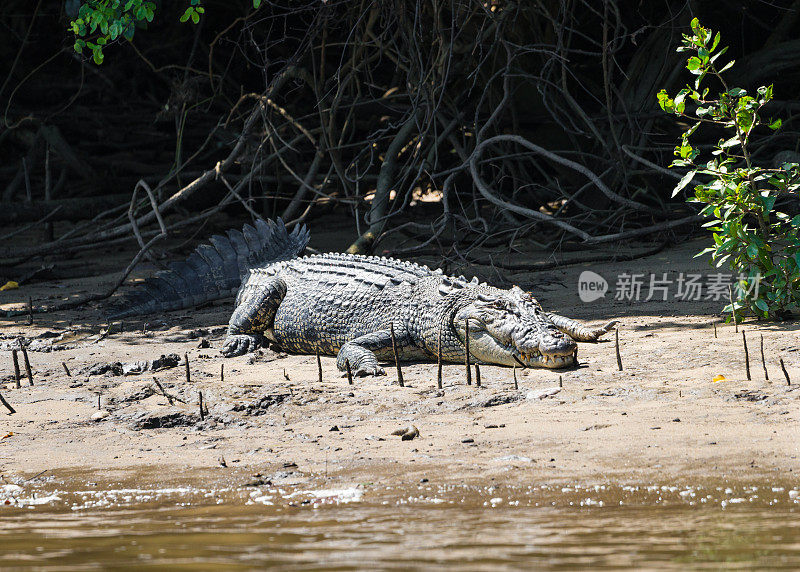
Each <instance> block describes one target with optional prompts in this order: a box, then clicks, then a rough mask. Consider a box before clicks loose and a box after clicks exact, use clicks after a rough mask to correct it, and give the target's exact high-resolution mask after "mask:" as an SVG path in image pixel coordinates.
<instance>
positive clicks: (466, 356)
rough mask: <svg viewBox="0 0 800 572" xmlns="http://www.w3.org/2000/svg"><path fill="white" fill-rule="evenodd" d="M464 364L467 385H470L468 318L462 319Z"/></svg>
mask: <svg viewBox="0 0 800 572" xmlns="http://www.w3.org/2000/svg"><path fill="white" fill-rule="evenodd" d="M464 365H465V366H466V368H467V385H472V371H470V369H469V318H465V319H464Z"/></svg>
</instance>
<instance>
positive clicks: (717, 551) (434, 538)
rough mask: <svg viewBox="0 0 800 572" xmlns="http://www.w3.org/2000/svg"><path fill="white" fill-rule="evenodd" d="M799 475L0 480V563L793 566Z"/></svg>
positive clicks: (797, 548)
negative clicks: (628, 479)
mask: <svg viewBox="0 0 800 572" xmlns="http://www.w3.org/2000/svg"><path fill="white" fill-rule="evenodd" d="M73 485H75V483H73ZM323 485H324V483H323ZM798 485H800V482H798V481H793V482H783V483H775V482H771V483H766V484H765V483H759V484H738V485H731V484H729V483H724V482H717V483H712V484H707V483H706V484H699V485H686V484H682V485H664V484H657V483H656V484H642V485H617V484H615V485H581V486H575V485H573V486H563V485H554V484H551V485H547V484H544V485H530V486H497V485H492V486H470V485H453V484H447V485H436V484H433V483H420V484H418V485H416V486H412V487H401V488H396V487H388V486H379V485H375V484H370V483H367V484H357V485H352V486H335V487H330V488H325V487H324V486H322V485H321V486H309V485H308V483H305V484H302V485H295V486H272V485H271V484H258V483H256V484H255V486H249V487H247V486H245V487H243V486H238V485H237V486H217V487H213V488H203V487H199V486H180V487H176V488H164V487H161V488H159V487H138V488H133V487H130V486H119V487H114V486H113V485H108V484H104V485H102V486H99V485H97V484H94V483H90V484H89V485H88V486H87V485H84V486H82V487H81V486H65V484H64V483H63V482H55V481H51V482H46V481H45V482H43V483H40V484H38V485H36V486H32V485H28V484H26V483H23V484H22V485H15V484H5V485H3V484H0V569H2V570H13V569H15V568H33V569H38V570H85V569H90V568H96V569H136V570H141V569H164V570H167V569H169V570H207V569H212V568H216V569H224V570H239V569H241V570H248V569H264V568H269V567H274V568H280V569H282V570H316V569H325V570H349V569H368V570H382V569H426V570H431V569H433V570H436V569H451V568H458V569H466V570H504V569H526V568H532V567H535V568H538V569H554V570H555V569H567V568H569V569H575V568H579V569H587V568H605V569H617V568H623V567H636V568H659V569H675V570H684V569H687V568H709V569H720V568H726V569H727V568H730V569H745V568H747V569H750V568H754V567H757V568H769V569H778V568H785V569H797V568H800V486H798Z"/></svg>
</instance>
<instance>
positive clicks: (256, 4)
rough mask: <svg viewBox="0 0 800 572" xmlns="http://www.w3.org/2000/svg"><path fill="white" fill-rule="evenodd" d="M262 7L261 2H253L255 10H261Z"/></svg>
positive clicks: (259, 0) (256, 0) (258, 0)
mask: <svg viewBox="0 0 800 572" xmlns="http://www.w3.org/2000/svg"><path fill="white" fill-rule="evenodd" d="M260 6H261V0H253V8H255V9H256V10H258V8H259V7H260Z"/></svg>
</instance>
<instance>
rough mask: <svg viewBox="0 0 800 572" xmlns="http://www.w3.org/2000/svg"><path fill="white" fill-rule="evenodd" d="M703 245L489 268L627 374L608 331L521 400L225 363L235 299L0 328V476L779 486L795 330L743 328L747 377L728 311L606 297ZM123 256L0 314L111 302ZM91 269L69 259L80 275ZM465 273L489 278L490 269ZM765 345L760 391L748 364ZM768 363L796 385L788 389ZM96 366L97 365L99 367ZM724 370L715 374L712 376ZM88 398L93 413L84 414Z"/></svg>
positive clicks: (424, 374) (39, 287)
mask: <svg viewBox="0 0 800 572" xmlns="http://www.w3.org/2000/svg"><path fill="white" fill-rule="evenodd" d="M313 236H314V237H315V238H314V239H312V246H317V247H318V248H322V245H325V244H328V245H329V244H330V243H331V242H332V241H331V236H332V235H331V234H330V233H328V234H326V233H325V232H318V233H316V234H314V235H313ZM340 242H341V241H340ZM701 246H702V244H701V243H700V242H694V243H688V244H685V245H682V246H680V247H677V248H673V249H670V250H666V251H663V252H661V253H659V254H656V255H653V256H650V257H647V258H643V259H640V260H636V261H632V262H616V263H613V262H605V263H594V264H582V265H575V266H567V267H564V268H561V269H553V270H546V271H543V272H519V273H514V272H513V271H511V270H506V271H502V277H503V278H504V279H505V280H507V281H508V282H509V283H516V284H519V285H521V286H522V287H523V288H525V289H528V290H531V291H533V292H534V294H535V295H536V296H537V298H538V299H539V300H540V302H542V304H543V306H544V307H545V309H547V310H552V311H557V312H559V313H562V314H565V315H568V316H571V317H574V318H579V319H582V320H585V321H586V322H587V323H590V324H592V325H600V324H603V323H605V322H606V321H608V320H609V319H612V318H617V319H619V320H620V322H621V323H620V340H621V358H622V362H623V366H624V370H623V371H621V372H620V371H618V368H617V360H616V356H615V351H614V342H613V332H612V333H611V334H610V335H608V336H606V337H607V338H608V339H609V340H610V341H604V342H601V343H598V344H581V345H580V350H579V359H580V362H581V365H580V366H579V367H577V368H572V369H568V370H563V371H549V370H525V371H519V370H518V371H517V373H518V380H519V388H518V389H514V387H513V380H512V371H511V370H510V369H508V368H502V367H496V366H483V367H481V377H482V387H480V388H477V387H476V386H475V385H472V386H467V385H466V384H465V374H464V366H463V365H447V366H445V368H444V387H443V389H441V390H439V389H437V388H436V366H435V364H410V365H406V366H405V367H404V368H403V373H404V377H405V382H406V387H402V388H401V387H399V386H398V385H397V384H396V373H395V371H394V368H393V367H391V366H390V367H386V370H387V375H386V376H383V377H376V378H363V379H357V380H356V381H355V383H354V385H352V386H350V385H348V383H347V380H346V379H345V378H344V377H343V376H342V374H341V373H340V372H338V371H337V370H336V367H335V360H334V359H333V358H331V357H324V358H323V359H322V365H323V382H322V383H321V384H320V383H319V382H318V379H317V366H316V359H315V357H314V356H292V355H285V354H282V353H277V352H274V351H271V350H264V351H263V352H260V353H259V354H256V355H250V356H242V357H237V358H231V359H225V358H223V357H222V356H221V355H220V354H219V349H220V347H221V344H222V340H223V337H224V333H223V327H224V326H225V324H226V323H227V319H228V316H229V314H230V311H231V308H232V301H228V302H225V303H218V304H216V305H214V306H211V307H206V308H203V309H200V310H191V311H179V312H173V313H169V314H165V315H163V316H151V317H148V318H147V320H146V322H147V323H146V326H145V320H131V321H126V323H125V324H124V331H122V332H120V331H119V324H118V323H117V324H112V329H111V332H110V333H106V332H104V330H105V328H106V324H105V322H104V321H103V320H102V317H101V316H102V314H101V312H100V306H99V305H94V306H89V307H87V308H84V309H81V310H75V311H66V312H60V313H54V314H42V315H36V316H35V317H34V324H33V325H32V326H28V325H26V320H27V318H26V317H25V316H18V317H14V318H6V319H2V320H1V321H0V347H2V348H3V349H4V350H5V351H2V353H0V357H2V362H3V366H2V367H3V370H2V379H1V380H0V387H2V389H0V392H2V394H3V395H4V396H5V398H6V399H7V400H8V401H9V402H10V403H11V405H12V406H13V407H14V408H15V409H16V410H17V413H16V414H15V415H5V411H2V412H0V438H2V439H0V473H1V474H2V475H3V476H4V478H5V479H6V482H12V481H13V479H14V478H30V477H31V476H34V475H36V474H38V473H41V472H42V471H46V472H47V473H46V474H49V475H58V474H59V472H60V471H71V470H75V469H81V470H88V471H92V472H95V473H96V474H97V475H99V476H102V475H113V474H121V473H127V474H136V475H137V479H140V480H141V481H142V482H143V483H146V482H148V481H152V482H155V481H156V480H164V479H167V480H169V479H170V477H174V478H175V479H178V478H179V477H180V476H182V475H186V474H187V473H193V474H197V475H215V476H216V477H218V476H223V475H225V474H226V472H230V475H231V477H233V475H237V476H236V479H239V480H243V481H244V480H247V479H252V478H254V477H252V475H263V478H265V479H269V478H271V477H274V476H275V475H282V476H283V478H290V479H291V478H295V479H299V480H298V481H297V482H303V480H307V479H309V478H314V479H317V478H320V476H323V477H325V478H327V479H330V482H332V483H336V482H341V483H354V482H355V483H358V482H380V483H383V484H397V485H400V484H409V483H418V482H420V480H421V479H425V478H427V479H432V480H433V479H435V480H436V481H437V482H448V483H498V482H502V483H506V484H524V483H531V482H570V483H580V482H586V483H589V482H591V483H610V482H615V483H625V482H658V481H665V482H666V481H668V482H680V481H681V479H694V478H710V477H713V478H730V479H741V478H747V479H751V478H752V479H755V478H766V479H783V480H789V481H790V482H791V481H793V480H794V479H796V478H797V475H798V471H800V458H799V457H798V455H800V445H799V443H800V439H798V435H800V431H799V429H800V407H798V406H799V405H800V389H799V387H800V356H799V355H798V352H797V349H798V347H800V346H799V345H798V337H797V325H796V324H795V323H783V324H773V323H769V324H768V323H763V324H762V323H757V322H752V323H750V322H748V323H746V324H744V326H743V327H744V329H745V330H746V332H747V336H748V342H749V348H750V362H751V363H750V367H751V372H752V381H747V380H746V377H745V364H744V355H743V351H742V338H741V333H736V332H735V331H734V326H733V325H723V324H721V323H718V326H717V337H715V334H714V329H713V327H712V322H713V321H718V322H719V317H718V316H717V315H715V313H716V312H718V310H719V309H720V308H721V307H722V305H723V302H722V301H713V300H703V301H697V302H688V301H679V300H674V299H671V300H670V301H667V302H664V301H661V300H657V299H653V300H650V301H647V302H646V301H640V302H629V301H624V300H614V292H613V288H614V280H616V276H617V275H619V274H622V273H634V272H635V273H641V274H644V275H645V276H649V274H650V273H657V274H658V275H659V276H660V275H661V273H663V272H667V273H669V276H670V277H671V278H672V279H675V278H676V277H677V274H678V273H680V272H684V273H686V272H697V273H701V272H702V273H711V272H712V271H713V269H712V268H710V267H709V266H708V265H707V263H706V262H705V261H703V260H698V259H694V258H693V254H694V253H695V252H696V251H697V250H699V249H700V248H701ZM128 254H130V253H129V252H126V251H123V252H115V253H113V256H112V253H109V259H108V260H107V261H99V262H98V268H100V273H99V275H98V276H95V277H92V278H83V277H75V278H67V279H61V280H58V281H53V280H51V281H42V282H37V283H35V284H32V285H30V286H23V288H21V289H20V290H12V291H8V292H0V309H3V310H8V309H12V308H21V307H22V306H23V305H24V303H25V302H26V301H27V297H28V296H29V295H30V296H32V297H33V298H34V300H37V301H39V300H46V299H48V297H52V298H53V299H59V298H63V297H64V296H65V295H73V296H74V295H81V293H87V292H91V291H95V289H99V288H107V287H108V285H109V284H111V283H113V281H114V280H115V278H116V276H117V275H116V274H115V273H113V272H112V270H116V269H118V268H119V267H120V266H124V264H121V265H120V264H119V263H118V262H119V261H120V260H125V258H126V256H127V255H128ZM531 258H532V257H530V258H529V257H522V258H519V259H516V260H520V261H524V262H530V261H531ZM86 260H87V259H85V258H84V259H80V258H79V259H77V260H75V261H74V262H73V264H74V266H75V267H76V268H79V266H80V264H82V263H83V264H85V263H86ZM115 261H116V262H117V265H116V266H114V262H115ZM422 262H429V261H428V260H422ZM505 262H508V261H505ZM512 262H513V261H512ZM587 269H588V270H593V271H595V272H599V273H600V274H602V275H603V276H605V277H607V278H608V279H609V281H610V282H611V289H612V291H610V292H609V293H608V294H607V295H606V297H605V298H601V299H599V300H597V301H594V302H592V303H583V302H581V301H580V300H579V298H578V290H577V282H578V276H579V275H580V273H581V272H582V271H583V270H587ZM149 271H152V266H150V267H148V266H146V265H144V266H143V267H142V268H140V269H138V270H137V276H143V275H147V273H148V272H149ZM464 273H465V274H467V275H468V277H469V276H471V275H472V274H473V273H478V274H479V275H481V277H482V278H483V277H485V276H486V275H488V274H490V273H491V269H490V268H468V269H465V270H464ZM673 288H674V286H673ZM645 291H646V290H645ZM672 293H674V290H673V291H672ZM643 298H644V296H643ZM761 334H763V336H764V350H765V355H766V365H767V368H768V371H769V376H770V380H769V381H766V380H765V379H764V374H763V370H762V367H761V363H760V353H759V336H760V335H761ZM18 336H23V337H25V338H26V339H27V340H29V341H30V345H29V350H28V353H29V356H30V360H31V364H32V368H33V373H34V386H33V387H30V386H28V382H27V380H25V379H24V368H23V381H22V388H21V389H15V384H14V380H13V369H12V367H11V355H10V351H8V349H9V348H10V347H11V344H13V343H14V340H15V338H16V337H18ZM169 354H175V355H177V356H178V358H179V360H180V362H179V363H178V365H177V366H175V367H168V368H166V369H162V370H159V371H156V372H151V371H146V372H144V373H139V374H129V375H118V374H119V373H120V372H119V367H118V366H115V365H113V364H115V363H117V362H119V363H120V364H125V365H126V366H129V365H130V364H132V363H134V362H137V361H147V360H154V359H157V358H159V357H160V356H162V355H169ZM184 355H188V357H189V364H190V379H189V381H188V382H187V380H186V373H185V367H184V362H183V360H184ZM779 358H783V360H784V362H785V364H786V367H787V370H788V373H789V375H790V376H791V378H792V379H793V380H795V379H796V382H795V385H787V383H786V381H785V379H784V377H783V374H782V373H781V370H780V366H779V365H778V359H779ZM62 362H64V363H66V364H67V367H68V368H69V370H70V373H71V377H68V376H67V374H66V372H65V371H64V369H63V367H62ZM98 364H99V366H103V364H111V365H110V366H107V367H106V368H105V369H106V371H104V372H103V369H104V368H103V367H98ZM223 365H224V381H221V380H220V373H221V372H220V369H221V367H222V366H223ZM718 375H723V376H725V378H726V380H725V381H720V382H713V381H712V379H713V378H715V377H716V376H718ZM473 376H474V372H473ZM154 378H155V379H157V380H158V383H159V384H160V387H159V385H158V384H157V383H155V382H154ZM200 392H202V394H203V400H204V403H205V404H206V406H207V410H208V411H207V415H206V414H205V412H204V417H205V419H200V414H199V411H200V408H199V405H198V399H199V394H200ZM164 393H166V394H167V395H169V398H167V397H165V395H164ZM98 396H99V399H100V409H101V410H102V411H104V412H107V415H106V413H101V414H100V415H99V416H98V415H97V411H98ZM169 399H171V400H172V404H170V403H169ZM93 416H94V417H95V418H96V417H102V418H101V419H99V420H96V419H93ZM410 424H413V425H415V426H416V427H417V428H418V429H419V433H420V436H419V437H417V438H416V439H414V440H409V441H403V440H401V438H400V437H399V436H394V435H392V432H393V431H395V430H396V429H398V428H402V427H406V426H408V425H410ZM4 436H5V437H4ZM3 437H4V438H3ZM148 475H149V476H148ZM216 477H214V478H216ZM208 478H211V477H210V476H209V477H208ZM237 482H238V481H237Z"/></svg>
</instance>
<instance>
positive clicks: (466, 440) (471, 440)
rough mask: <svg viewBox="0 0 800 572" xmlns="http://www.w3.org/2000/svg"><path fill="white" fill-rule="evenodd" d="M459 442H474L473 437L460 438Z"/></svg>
mask: <svg viewBox="0 0 800 572" xmlns="http://www.w3.org/2000/svg"><path fill="white" fill-rule="evenodd" d="M461 442H462V443H474V442H475V439H473V438H472V437H467V438H466V439H461Z"/></svg>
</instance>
